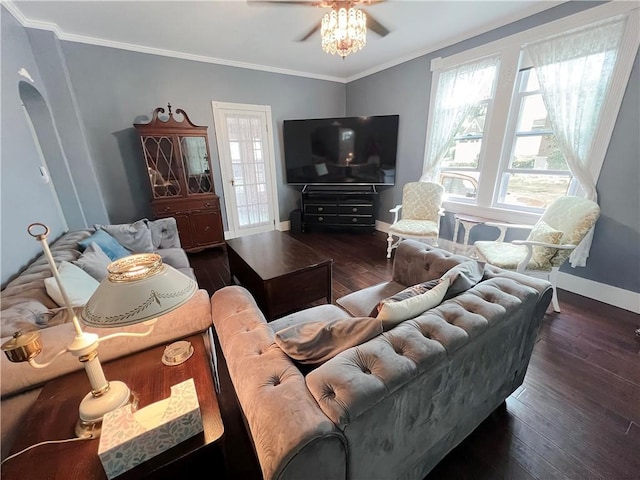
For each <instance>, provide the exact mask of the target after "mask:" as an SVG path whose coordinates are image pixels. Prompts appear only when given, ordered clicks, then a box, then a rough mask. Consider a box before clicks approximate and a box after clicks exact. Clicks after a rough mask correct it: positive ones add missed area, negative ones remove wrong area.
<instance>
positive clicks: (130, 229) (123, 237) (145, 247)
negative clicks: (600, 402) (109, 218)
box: [95, 219, 153, 253]
mask: <svg viewBox="0 0 640 480" xmlns="http://www.w3.org/2000/svg"><path fill="white" fill-rule="evenodd" d="M95 228H96V230H104V231H105V232H107V233H108V234H109V235H111V236H112V237H113V238H115V239H116V240H117V241H118V242H119V243H120V244H121V245H122V246H123V247H125V248H126V249H128V250H130V251H132V252H133V253H151V252H153V243H152V241H151V230H149V227H148V225H147V222H146V219H143V220H138V221H137V222H133V223H123V224H119V225H95Z"/></svg>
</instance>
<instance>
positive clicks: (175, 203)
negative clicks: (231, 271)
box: [133, 104, 225, 252]
mask: <svg viewBox="0 0 640 480" xmlns="http://www.w3.org/2000/svg"><path fill="white" fill-rule="evenodd" d="M167 108H168V116H163V118H162V119H161V118H159V116H158V115H159V114H164V113H165V109H164V108H162V107H158V108H156V109H155V110H154V111H153V118H152V119H151V121H150V122H149V123H145V124H140V123H135V124H134V125H133V126H134V127H135V128H136V130H137V131H138V134H139V135H140V141H141V143H142V153H143V155H144V159H145V163H146V167H147V172H148V174H149V175H148V178H149V183H150V185H151V191H152V193H153V199H152V201H151V205H152V206H153V210H154V214H155V218H166V217H174V218H175V219H176V222H177V224H178V232H179V234H180V243H181V244H182V248H184V249H185V250H186V251H188V252H197V251H200V250H204V249H205V248H209V247H215V246H222V245H224V243H225V242H224V232H223V228H222V217H221V215H220V197H218V195H216V193H215V189H214V186H213V175H212V173H211V155H210V154H209V139H208V136H207V127H206V126H204V127H202V126H198V125H194V124H193V123H192V122H191V120H189V117H188V116H187V114H186V113H185V111H184V110H181V109H179V108H178V109H177V110H176V114H177V115H181V116H182V120H181V121H178V120H176V119H175V118H174V115H173V113H172V112H171V104H168V105H167Z"/></svg>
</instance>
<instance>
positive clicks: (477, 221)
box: [453, 213, 507, 258]
mask: <svg viewBox="0 0 640 480" xmlns="http://www.w3.org/2000/svg"><path fill="white" fill-rule="evenodd" d="M453 218H454V220H455V226H454V228H453V242H454V243H457V242H458V230H459V229H460V224H462V226H463V227H464V240H463V241H462V243H463V245H469V234H470V233H471V229H472V228H473V227H475V226H476V225H482V224H484V223H487V222H495V220H492V219H490V218H483V217H476V216H473V215H464V214H462V213H455V214H454V215H453ZM497 228H498V229H500V235H499V236H498V238H497V239H496V241H497V242H502V241H503V240H504V236H505V234H506V232H507V229H506V227H503V226H498V227H497ZM471 258H478V256H477V254H476V251H475V248H474V249H473V253H472V254H471Z"/></svg>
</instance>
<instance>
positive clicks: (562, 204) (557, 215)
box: [474, 195, 600, 312]
mask: <svg viewBox="0 0 640 480" xmlns="http://www.w3.org/2000/svg"><path fill="white" fill-rule="evenodd" d="M599 216H600V207H599V206H598V204H597V203H595V202H593V201H591V200H587V199H585V198H580V197H574V196H569V195H567V196H563V197H559V198H557V199H556V200H554V201H553V203H551V205H549V207H547V209H546V210H545V212H544V214H543V215H542V217H540V220H538V223H536V224H535V225H534V226H533V227H532V230H531V234H529V236H528V237H527V240H525V241H524V242H514V243H507V242H499V241H495V242H475V244H474V246H475V248H476V251H477V252H478V254H479V255H480V256H481V257H482V258H483V259H484V260H486V261H487V262H488V263H490V264H492V265H495V266H497V267H500V268H504V269H507V270H516V271H518V272H520V273H531V272H546V274H547V277H548V279H549V280H550V281H551V283H552V285H553V300H552V302H553V307H554V310H555V311H556V312H559V311H560V307H559V305H558V300H557V295H556V281H555V280H556V279H555V277H556V275H557V272H558V269H559V267H560V266H561V265H562V264H563V263H564V262H565V261H566V260H567V258H569V255H570V254H571V251H572V250H573V249H574V248H575V247H576V246H577V245H578V244H579V243H580V242H581V241H582V239H583V238H584V237H585V236H586V235H587V233H588V232H589V230H591V228H592V227H593V226H594V225H595V223H596V221H597V220H598V217H599ZM506 226H508V225H506ZM528 242H538V243H541V244H543V245H539V244H536V245H532V244H530V243H529V244H528Z"/></svg>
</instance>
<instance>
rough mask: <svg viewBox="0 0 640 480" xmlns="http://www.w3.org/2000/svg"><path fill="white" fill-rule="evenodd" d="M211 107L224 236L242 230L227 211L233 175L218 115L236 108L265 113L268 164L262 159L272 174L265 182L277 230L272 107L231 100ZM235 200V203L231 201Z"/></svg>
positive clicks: (239, 233)
mask: <svg viewBox="0 0 640 480" xmlns="http://www.w3.org/2000/svg"><path fill="white" fill-rule="evenodd" d="M211 108H212V111H213V121H214V125H215V128H216V130H215V132H216V144H217V148H218V157H219V159H220V174H221V177H222V178H221V180H222V189H223V192H224V198H225V202H224V206H225V214H226V215H227V224H228V228H229V229H228V231H227V232H225V239H229V238H235V237H239V236H241V232H240V229H239V226H238V225H236V222H235V215H233V213H235V212H230V208H231V207H230V202H229V201H228V199H231V198H232V196H233V195H235V192H234V191H233V186H232V184H231V180H232V174H233V172H229V165H228V164H227V162H226V161H223V158H224V157H223V155H222V152H221V147H222V145H223V144H222V142H226V143H227V144H228V143H229V139H228V134H227V132H226V130H225V129H224V128H222V125H226V122H224V121H223V119H222V118H221V113H222V110H236V111H246V112H261V113H263V114H264V115H265V120H266V130H267V138H266V149H267V153H268V155H269V158H270V161H269V162H268V163H269V164H268V165H267V164H266V162H265V166H266V167H267V168H268V169H269V170H270V174H269V176H270V177H271V179H270V181H268V182H267V186H268V187H269V188H270V189H271V193H272V194H271V195H269V196H268V197H269V205H268V207H269V211H270V212H271V215H272V217H273V218H272V219H273V224H272V225H271V227H272V228H271V229H272V230H275V229H280V208H279V204H278V184H277V181H276V176H277V170H276V158H275V146H274V140H273V135H274V130H273V121H272V116H271V106H270V105H253V104H246V103H231V102H218V101H215V100H214V101H212V102H211ZM234 203H235V202H234ZM243 234H244V235H249V234H251V231H247V232H246V233H244V232H243Z"/></svg>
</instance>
